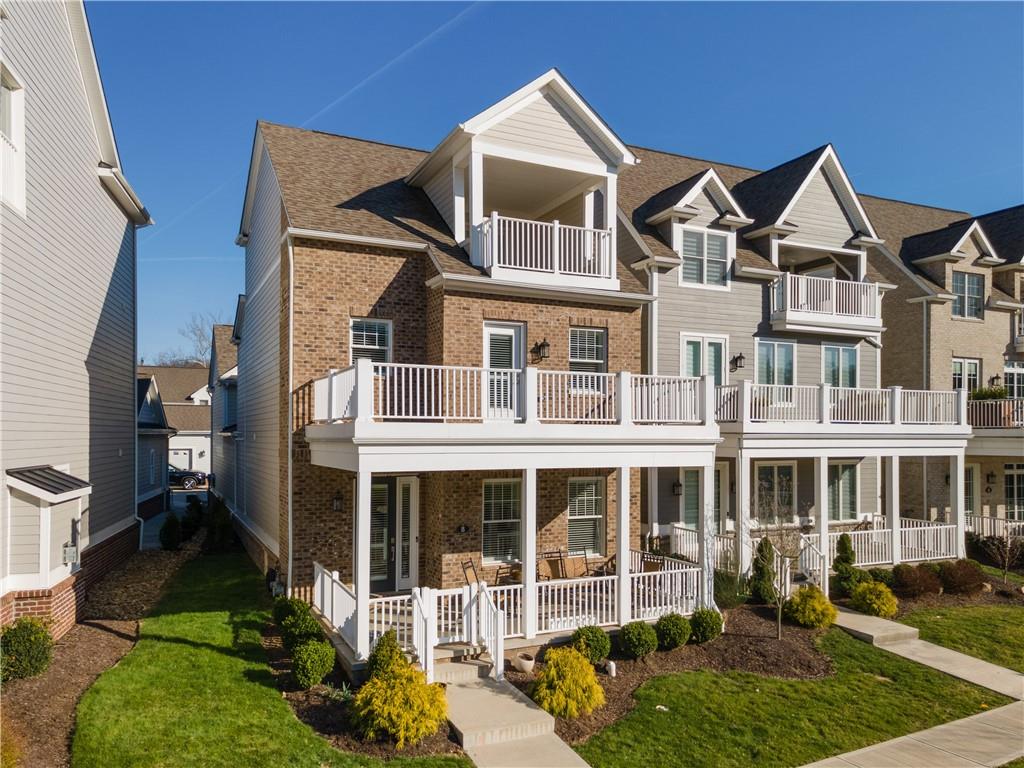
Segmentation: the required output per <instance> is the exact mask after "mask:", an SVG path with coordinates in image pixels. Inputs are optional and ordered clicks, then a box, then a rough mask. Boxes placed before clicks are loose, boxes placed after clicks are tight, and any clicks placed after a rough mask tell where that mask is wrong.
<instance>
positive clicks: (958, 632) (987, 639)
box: [900, 605, 1024, 673]
mask: <svg viewBox="0 0 1024 768" xmlns="http://www.w3.org/2000/svg"><path fill="white" fill-rule="evenodd" d="M900 621H902V622H903V623H905V624H909V625H911V626H912V627H917V628H918V630H919V631H920V633H921V639H922V640H927V641H928V642H930V643H935V644H936V645H941V646H943V647H945V648H951V649H952V650H954V651H960V652H961V653H966V654H967V655H968V656H975V657H977V658H979V659H984V660H985V661H990V662H992V663H993V664H998V665H999V666H1001V667H1007V668H1009V669H1013V670H1016V671H1017V672H1021V673H1024V609H1022V608H1021V607H1020V606H1019V605H1005V606H1004V605H977V606H960V607H951V608H922V609H920V610H916V611H913V612H911V613H908V614H907V615H906V616H903V617H902V618H901V619H900Z"/></svg>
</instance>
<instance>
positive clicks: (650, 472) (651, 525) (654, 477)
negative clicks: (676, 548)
mask: <svg viewBox="0 0 1024 768" xmlns="http://www.w3.org/2000/svg"><path fill="white" fill-rule="evenodd" d="M644 501H645V502H646V505H645V506H646V507H647V530H646V531H645V533H646V534H647V535H648V536H657V535H658V534H659V530H658V468H657V467H648V468H647V498H646V499H644Z"/></svg>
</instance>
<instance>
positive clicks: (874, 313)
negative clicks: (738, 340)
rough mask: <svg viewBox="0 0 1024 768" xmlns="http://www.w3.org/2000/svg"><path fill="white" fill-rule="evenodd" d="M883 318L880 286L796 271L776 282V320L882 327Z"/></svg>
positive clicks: (774, 312) (773, 311)
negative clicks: (800, 273) (814, 275)
mask: <svg viewBox="0 0 1024 768" xmlns="http://www.w3.org/2000/svg"><path fill="white" fill-rule="evenodd" d="M881 318H882V315H881V301H880V297H879V291H878V285H877V283H862V282H856V281H853V280H837V279H836V278H834V277H813V276H811V275H798V274H794V273H792V272H789V273H786V274H784V275H783V276H782V277H780V278H779V279H778V280H776V281H775V282H774V283H773V290H772V319H773V321H774V320H787V319H788V320H790V321H799V322H802V323H803V324H814V323H821V324H825V325H839V326H846V325H857V326H867V327H871V326H874V325H879V327H880V324H881Z"/></svg>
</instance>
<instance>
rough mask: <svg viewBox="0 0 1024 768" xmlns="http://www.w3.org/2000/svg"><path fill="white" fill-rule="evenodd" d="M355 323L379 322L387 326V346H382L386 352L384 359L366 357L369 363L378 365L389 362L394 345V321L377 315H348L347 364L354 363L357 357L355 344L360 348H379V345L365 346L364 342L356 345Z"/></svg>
mask: <svg viewBox="0 0 1024 768" xmlns="http://www.w3.org/2000/svg"><path fill="white" fill-rule="evenodd" d="M356 323H379V324H382V325H384V326H385V327H386V328H387V331H388V344H387V347H384V348H383V349H385V351H386V353H387V354H386V356H385V359H384V360H383V361H377V360H373V359H372V358H368V359H369V360H370V362H371V363H374V364H378V365H379V364H381V363H390V362H391V360H392V355H393V353H394V346H395V327H394V323H393V322H392V321H391V320H385V319H382V318H377V317H349V319H348V359H349V365H355V364H356V360H357V359H359V358H357V357H356V355H355V352H356V346H358V347H359V348H360V349H381V347H379V346H377V347H370V346H367V345H366V344H359V345H356V343H355V326H356Z"/></svg>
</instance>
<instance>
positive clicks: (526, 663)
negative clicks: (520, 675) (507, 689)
mask: <svg viewBox="0 0 1024 768" xmlns="http://www.w3.org/2000/svg"><path fill="white" fill-rule="evenodd" d="M533 664H534V658H533V656H531V655H530V654H529V653H517V654H516V655H515V658H513V659H512V666H513V667H515V668H516V669H518V670H519V671H520V672H526V673H529V672H533Z"/></svg>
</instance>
